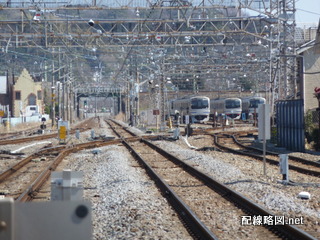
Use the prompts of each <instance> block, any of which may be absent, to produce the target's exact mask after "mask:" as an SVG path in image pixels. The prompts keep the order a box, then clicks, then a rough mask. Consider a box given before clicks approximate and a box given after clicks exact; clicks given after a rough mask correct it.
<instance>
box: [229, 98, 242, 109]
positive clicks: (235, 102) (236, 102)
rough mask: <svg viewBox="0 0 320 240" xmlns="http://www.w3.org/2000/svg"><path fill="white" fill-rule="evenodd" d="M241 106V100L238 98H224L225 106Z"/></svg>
mask: <svg viewBox="0 0 320 240" xmlns="http://www.w3.org/2000/svg"><path fill="white" fill-rule="evenodd" d="M239 107H241V101H240V100H239V99H229V100H226V108H239Z"/></svg>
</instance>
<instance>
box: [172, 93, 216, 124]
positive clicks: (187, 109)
mask: <svg viewBox="0 0 320 240" xmlns="http://www.w3.org/2000/svg"><path fill="white" fill-rule="evenodd" d="M169 104H170V106H169V112H170V116H176V115H177V114H179V116H180V117H181V119H182V121H183V122H185V116H187V115H188V116H189V118H190V122H191V123H196V122H206V121H208V120H209V114H210V99H209V98H208V97H206V96H186V97H182V98H178V99H174V100H171V101H170V102H169Z"/></svg>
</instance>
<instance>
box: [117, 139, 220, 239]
mask: <svg viewBox="0 0 320 240" xmlns="http://www.w3.org/2000/svg"><path fill="white" fill-rule="evenodd" d="M141 141H143V142H144V141H145V140H144V139H142V140H141ZM122 143H123V144H124V145H125V146H126V148H127V149H128V150H129V152H130V153H131V154H132V155H133V157H134V158H135V159H136V160H137V161H138V162H139V164H140V165H141V166H143V167H144V168H145V169H146V173H147V174H148V175H149V177H150V178H151V179H152V180H153V181H154V182H155V184H156V185H157V187H158V188H159V189H160V191H161V193H162V195H163V196H164V197H165V198H166V199H167V200H168V202H169V203H170V204H171V206H172V207H173V208H174V209H175V210H176V212H177V214H178V215H179V217H180V218H181V219H182V220H183V222H184V224H185V225H186V228H187V230H188V231H189V232H190V234H191V235H192V236H193V237H194V238H195V239H205V240H210V239H218V238H217V236H215V235H214V234H213V233H212V232H211V231H210V230H209V229H208V228H207V227H206V226H205V225H204V224H203V223H202V222H201V220H200V219H199V218H198V217H197V216H196V215H195V214H194V212H193V211H192V210H191V209H190V208H189V207H188V205H186V204H185V203H184V202H183V201H182V200H181V199H180V198H179V197H178V195H177V194H176V193H175V192H174V191H173V190H172V189H171V188H170V187H169V185H168V184H166V182H165V181H164V180H163V179H162V178H161V177H160V176H159V175H158V174H157V173H156V172H155V171H154V170H153V169H152V167H151V166H150V165H149V164H148V163H146V162H145V161H144V160H143V158H142V157H141V156H140V155H139V153H137V152H136V151H135V150H134V149H133V148H132V147H131V146H130V144H129V143H128V142H127V141H125V140H123V141H122Z"/></svg>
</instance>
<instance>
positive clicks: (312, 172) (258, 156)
mask: <svg viewBox="0 0 320 240" xmlns="http://www.w3.org/2000/svg"><path fill="white" fill-rule="evenodd" d="M228 137H231V136H228ZM214 143H215V144H216V145H217V146H218V147H219V148H221V149H224V150H227V151H229V152H232V153H235V154H240V155H244V156H250V157H253V158H256V159H258V160H261V161H262V160H263V156H262V155H261V154H254V153H248V152H243V151H241V150H235V149H232V148H229V147H226V146H223V145H222V144H220V143H219V142H218V135H217V134H215V135H214ZM251 150H254V151H257V149H255V148H254V149H251ZM259 151H260V149H259ZM266 162H268V163H270V164H272V165H279V161H276V160H273V159H270V158H266ZM289 169H290V170H294V171H296V172H299V173H303V174H308V175H312V176H315V177H320V171H316V170H310V169H305V168H301V167H297V166H294V165H290V164H289Z"/></svg>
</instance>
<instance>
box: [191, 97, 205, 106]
mask: <svg viewBox="0 0 320 240" xmlns="http://www.w3.org/2000/svg"><path fill="white" fill-rule="evenodd" d="M208 107H209V101H208V99H201V98H192V99H191V109H202V108H208Z"/></svg>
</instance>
